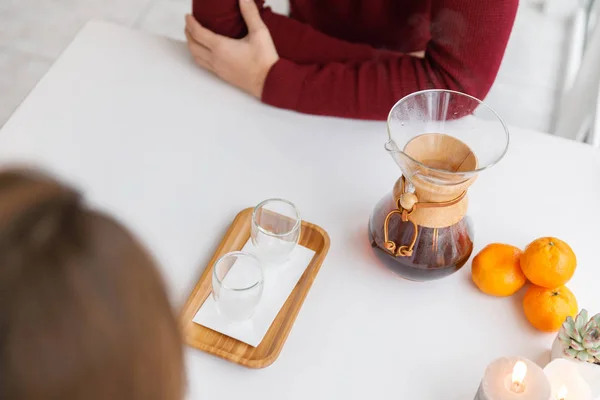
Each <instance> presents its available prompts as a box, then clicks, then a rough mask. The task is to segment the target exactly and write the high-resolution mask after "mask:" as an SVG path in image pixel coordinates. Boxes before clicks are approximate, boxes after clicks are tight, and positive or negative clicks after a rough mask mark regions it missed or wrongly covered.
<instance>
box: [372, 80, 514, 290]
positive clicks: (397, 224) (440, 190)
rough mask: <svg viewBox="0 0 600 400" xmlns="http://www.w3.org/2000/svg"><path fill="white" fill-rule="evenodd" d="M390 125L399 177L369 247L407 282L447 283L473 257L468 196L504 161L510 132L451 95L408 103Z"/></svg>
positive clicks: (478, 106)
mask: <svg viewBox="0 0 600 400" xmlns="http://www.w3.org/2000/svg"><path fill="white" fill-rule="evenodd" d="M387 125H388V135H389V137H388V141H387V143H386V144H385V148H386V150H387V152H388V153H389V154H390V155H391V156H392V158H393V159H394V161H395V162H396V164H397V165H398V166H399V167H400V170H401V172H402V175H401V177H400V178H399V179H398V180H397V181H396V184H395V185H394V187H393V189H392V191H391V193H389V194H388V195H386V196H385V197H384V198H383V199H382V200H381V201H380V202H379V203H378V204H377V205H376V206H375V209H374V210H373V213H372V215H371V218H370V221H369V238H370V240H371V244H372V246H373V248H374V249H375V252H376V253H377V254H378V256H379V258H380V259H381V260H382V261H383V262H384V264H385V265H386V266H387V267H388V268H389V269H391V270H392V271H394V272H395V273H397V274H399V275H400V276H402V277H404V278H407V279H410V280H414V281H428V280H433V279H439V278H442V277H445V276H448V275H450V274H452V273H454V272H456V271H458V270H459V269H460V268H461V267H462V266H463V265H464V264H465V263H466V262H467V260H468V259H469V257H470V256H471V252H472V251H473V239H474V234H473V226H472V222H471V220H470V219H469V217H468V216H467V208H468V197H467V191H468V189H469V187H470V186H471V185H472V184H473V182H474V181H475V179H476V178H477V176H478V174H479V173H480V172H482V171H484V170H486V169H488V168H490V167H491V166H493V165H494V164H496V163H497V162H498V161H500V160H501V159H502V157H503V156H504V155H505V154H506V151H507V149H508V143H509V133H508V129H507V127H506V125H505V124H504V122H503V121H502V120H501V119H500V117H499V116H498V115H497V114H496V112H495V111H494V110H492V109H491V108H490V107H488V106H486V105H485V104H484V103H482V102H481V101H479V100H478V99H476V98H474V97H472V96H469V95H466V94H463V93H459V92H454V91H449V90H425V91H421V92H416V93H413V94H411V95H408V96H406V97H405V98H403V99H402V100H400V101H399V102H398V103H396V105H395V106H394V107H393V108H392V110H391V112H390V114H389V117H388V122H387Z"/></svg>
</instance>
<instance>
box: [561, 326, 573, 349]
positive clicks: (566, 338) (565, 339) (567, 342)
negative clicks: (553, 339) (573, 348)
mask: <svg viewBox="0 0 600 400" xmlns="http://www.w3.org/2000/svg"><path fill="white" fill-rule="evenodd" d="M558 338H559V339H560V341H561V342H562V343H563V344H565V345H567V346H569V345H570V344H571V336H569V334H568V333H567V331H566V330H565V329H564V328H560V331H558Z"/></svg>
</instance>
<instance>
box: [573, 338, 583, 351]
mask: <svg viewBox="0 0 600 400" xmlns="http://www.w3.org/2000/svg"><path fill="white" fill-rule="evenodd" d="M571 348H572V349H574V350H577V351H583V350H585V347H583V345H582V344H581V343H579V342H576V341H574V340H571Z"/></svg>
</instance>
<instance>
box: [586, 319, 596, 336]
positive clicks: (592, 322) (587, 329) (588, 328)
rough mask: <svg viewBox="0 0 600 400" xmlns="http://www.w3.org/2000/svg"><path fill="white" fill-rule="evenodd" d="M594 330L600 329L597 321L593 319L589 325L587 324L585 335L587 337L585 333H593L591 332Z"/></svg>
mask: <svg viewBox="0 0 600 400" xmlns="http://www.w3.org/2000/svg"><path fill="white" fill-rule="evenodd" d="M594 328H598V324H597V323H596V321H595V320H593V319H590V320H589V321H588V322H587V324H585V327H584V328H583V331H584V335H585V333H587V332H589V331H591V330H592V329H594Z"/></svg>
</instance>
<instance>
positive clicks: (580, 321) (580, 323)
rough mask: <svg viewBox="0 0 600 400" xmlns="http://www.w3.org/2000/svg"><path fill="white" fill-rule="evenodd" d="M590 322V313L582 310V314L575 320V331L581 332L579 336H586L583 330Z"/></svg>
mask: <svg viewBox="0 0 600 400" xmlns="http://www.w3.org/2000/svg"><path fill="white" fill-rule="evenodd" d="M587 322H588V312H587V310H586V309H583V310H581V312H580V313H579V314H578V315H577V318H575V329H576V330H577V332H579V334H580V335H581V336H583V335H584V333H585V331H584V330H583V328H584V327H585V325H586V324H587Z"/></svg>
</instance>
